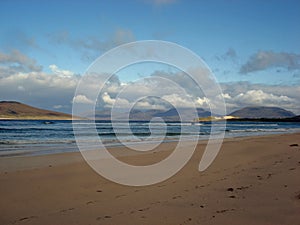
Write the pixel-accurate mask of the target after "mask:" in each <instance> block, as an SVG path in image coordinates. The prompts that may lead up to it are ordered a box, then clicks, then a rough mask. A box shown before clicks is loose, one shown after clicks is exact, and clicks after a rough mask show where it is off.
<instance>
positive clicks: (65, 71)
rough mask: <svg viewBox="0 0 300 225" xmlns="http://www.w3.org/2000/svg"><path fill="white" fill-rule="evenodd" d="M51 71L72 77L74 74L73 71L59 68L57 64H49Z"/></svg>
mask: <svg viewBox="0 0 300 225" xmlns="http://www.w3.org/2000/svg"><path fill="white" fill-rule="evenodd" d="M49 68H50V69H51V71H52V72H53V73H54V74H56V75H58V76H61V77H71V76H73V75H74V73H73V72H72V71H69V70H62V69H59V68H58V67H57V66H56V65H55V64H52V65H50V66H49Z"/></svg>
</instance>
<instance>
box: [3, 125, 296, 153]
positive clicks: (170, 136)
mask: <svg viewBox="0 0 300 225" xmlns="http://www.w3.org/2000/svg"><path fill="white" fill-rule="evenodd" d="M218 125H220V129H221V128H222V125H223V123H222V122H220V123H219V124H218V123H216V127H215V128H216V129H215V130H214V132H218ZM74 126H75V127H76V131H77V134H78V135H76V138H81V139H82V140H84V141H88V142H89V143H91V144H92V143H94V141H95V138H100V140H101V141H102V143H104V144H105V145H106V146H118V145H122V143H135V142H139V143H141V142H150V141H152V142H153V141H154V142H155V141H156V142H158V141H164V142H166V141H176V140H178V139H179V137H180V136H182V138H183V139H186V140H188V139H189V138H190V137H194V136H198V137H199V139H200V140H204V139H208V138H209V134H210V131H211V123H210V122H204V123H199V124H191V123H178V122H166V123H162V122H153V123H150V124H149V123H148V122H141V121H140V122H139V121H137V122H131V123H130V124H129V126H128V125H127V124H126V123H123V122H116V123H113V124H112V123H111V122H110V121H96V123H95V124H94V123H93V122H91V121H75V122H74ZM93 127H95V128H96V129H94V131H96V132H97V134H95V132H93V129H91V128H93ZM293 132H300V123H293V122H245V121H243V122H238V121H235V122H232V121H231V122H230V121H229V122H227V124H226V132H225V137H241V136H256V135H267V134H280V133H293ZM74 151H78V147H77V145H76V141H75V136H74V132H73V125H72V121H46V120H0V156H2V157H3V156H17V155H39V154H52V153H61V152H74Z"/></svg>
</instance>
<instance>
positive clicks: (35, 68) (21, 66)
mask: <svg viewBox="0 0 300 225" xmlns="http://www.w3.org/2000/svg"><path fill="white" fill-rule="evenodd" d="M40 71H42V66H40V65H38V64H37V62H36V61H35V60H34V59H32V58H30V57H28V56H27V55H24V54H23V53H22V52H20V51H18V50H13V51H11V52H10V53H3V52H0V72H1V76H7V75H10V74H13V73H17V72H40Z"/></svg>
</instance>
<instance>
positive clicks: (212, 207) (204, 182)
mask: <svg viewBox="0 0 300 225" xmlns="http://www.w3.org/2000/svg"><path fill="white" fill-rule="evenodd" d="M173 146H174V143H165V144H163V145H162V146H160V148H159V150H161V151H155V153H154V152H150V153H147V154H140V155H133V154H128V155H126V154H124V155H122V154H120V155H119V159H120V160H123V161H125V162H129V163H133V164H136V165H144V164H150V163H153V162H156V161H157V160H160V159H162V158H164V157H166V156H167V155H168V154H169V153H170V150H171V149H172V147H173ZM204 148H205V143H204V142H200V143H199V145H198V147H197V150H196V152H195V154H194V155H193V157H192V159H191V160H190V161H189V162H188V164H187V165H186V166H185V167H184V168H183V169H182V170H181V171H180V172H179V173H177V174H176V175H175V176H173V177H172V178H170V179H168V180H166V181H164V182H162V183H158V184H155V185H151V186H145V187H129V186H122V185H119V184H115V183H112V182H111V181H108V180H106V179H104V178H103V177H101V176H99V175H98V174H97V173H96V172H94V171H93V170H92V169H91V168H90V167H89V166H88V165H87V164H86V162H85V161H84V160H83V159H82V157H81V155H80V153H64V154H53V155H44V156H24V157H1V158H0V199H1V201H0V224H43V225H47V224H49V225H50V224H51V225H52V224H60V225H63V224H66V225H71V224H84V225H86V224H122V225H123V224H223V225H224V224H230V225H233V224H237V225H240V224H247V225H251V224H255V225H257V224H261V225H268V224H270V225H276V224H278V225H279V224H280V225H282V224H287V225H291V224H295V225H297V224H300V222H299V221H300V179H299V178H300V133H297V134H282V135H272V136H260V137H244V138H233V139H226V140H225V141H224V144H223V146H222V149H221V151H220V153H219V155H218V156H217V158H216V160H215V161H214V162H213V164H212V165H211V166H210V167H209V168H208V169H207V170H206V171H204V172H199V171H198V170H197V169H198V165H199V161H200V159H201V156H202V154H203V150H204ZM113 151H115V152H116V153H118V152H121V151H122V149H120V148H119V149H118V148H116V149H113Z"/></svg>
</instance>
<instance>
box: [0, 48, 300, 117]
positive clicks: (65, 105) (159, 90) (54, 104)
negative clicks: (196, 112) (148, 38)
mask: <svg viewBox="0 0 300 225" xmlns="http://www.w3.org/2000/svg"><path fill="white" fill-rule="evenodd" d="M228 54H229V55H230V56H232V55H233V56H234V57H235V54H236V53H234V52H233V51H231V52H228ZM257 60H258V59H256V61H257ZM263 60H265V59H264V58H263ZM263 62H264V61H263ZM49 68H50V73H47V72H44V71H42V68H41V66H39V65H38V63H37V62H36V61H35V60H34V59H32V58H30V57H28V56H26V55H25V54H23V53H21V52H19V51H17V50H15V51H12V52H11V53H3V52H0V69H1V71H4V72H2V73H1V76H0V96H1V100H17V101H21V102H23V103H27V104H32V105H34V106H38V107H42V108H46V109H52V110H58V111H62V112H68V113H70V112H71V109H72V103H73V101H74V102H76V103H81V104H92V103H93V101H92V100H91V99H89V97H88V96H85V95H77V96H74V93H75V89H76V87H77V84H78V82H79V81H80V79H81V77H82V76H81V75H79V74H76V73H75V72H72V71H69V70H65V69H61V68H59V67H58V66H57V65H55V64H51V65H49ZM157 77H161V78H164V79H169V80H172V82H175V83H176V84H179V85H180V86H181V87H182V88H183V89H185V90H186V92H187V94H186V95H183V94H181V93H180V92H178V89H176V88H175V87H173V86H172V85H169V84H168V82H164V80H160V81H159V82H158V81H156V82H154V81H155V79H154V78H157ZM89 84H90V87H88V88H89V89H90V90H92V91H97V89H98V87H99V85H100V84H96V83H95V82H94V81H93V80H91V81H90V82H89ZM220 86H221V88H222V91H223V96H222V97H223V98H224V100H225V102H226V105H227V111H228V112H231V111H233V110H235V109H239V108H242V107H245V106H278V107H282V108H284V109H287V110H290V111H292V112H294V113H296V114H300V107H299V106H300V99H299V93H300V84H299V83H298V84H295V85H268V84H258V83H251V82H227V83H221V84H220ZM124 88H126V90H127V92H126V93H127V95H126V96H125V97H124V96H122V97H123V98H122V97H120V96H118V93H119V92H120V91H121V90H123V89H124ZM153 93H155V95H156V96H161V98H162V99H163V100H165V101H167V102H168V103H170V104H172V105H173V106H174V107H179V108H188V107H193V106H196V107H199V108H206V109H207V108H208V107H209V104H208V103H209V99H207V98H206V96H204V95H203V93H202V92H201V91H199V88H198V87H195V86H194V84H193V82H192V81H191V79H188V77H187V76H186V75H184V74H183V73H182V72H177V73H174V72H170V73H168V72H166V71H153V73H152V74H151V76H150V77H148V78H146V79H143V82H139V83H134V82H125V83H124V82H121V81H120V79H119V78H118V76H113V77H112V78H111V79H110V81H109V83H108V84H107V85H106V87H105V88H104V90H103V91H102V93H100V95H99V96H98V100H97V104H98V105H97V106H98V108H99V109H107V108H111V107H112V106H113V105H114V103H115V102H116V101H117V102H118V104H119V106H120V107H124V108H126V107H129V106H130V105H131V104H132V100H133V99H135V98H136V96H149V98H145V99H143V101H140V102H139V103H138V105H137V106H138V107H140V108H143V109H167V108H165V105H164V104H161V102H158V101H155V100H154V99H153V98H151V96H153Z"/></svg>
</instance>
